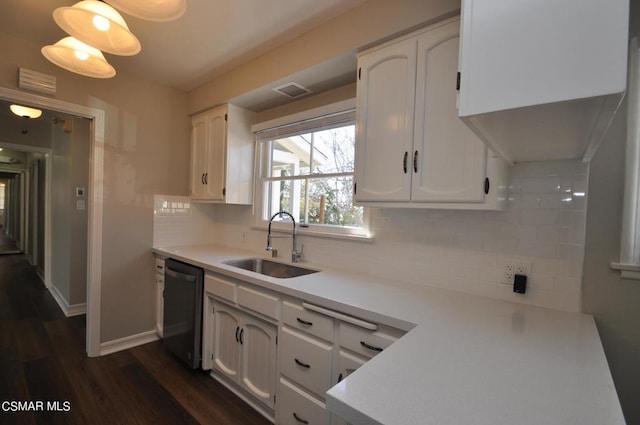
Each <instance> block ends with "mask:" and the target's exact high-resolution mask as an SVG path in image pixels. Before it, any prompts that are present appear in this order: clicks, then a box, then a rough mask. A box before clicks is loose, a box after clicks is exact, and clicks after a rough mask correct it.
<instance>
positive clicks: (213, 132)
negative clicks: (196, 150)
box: [205, 106, 227, 200]
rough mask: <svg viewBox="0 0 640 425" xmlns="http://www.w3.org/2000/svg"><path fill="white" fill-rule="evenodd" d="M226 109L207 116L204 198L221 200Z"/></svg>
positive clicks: (216, 110) (224, 166) (224, 155)
mask: <svg viewBox="0 0 640 425" xmlns="http://www.w3.org/2000/svg"><path fill="white" fill-rule="evenodd" d="M226 111H227V108H226V107H224V106H223V107H220V108H217V109H214V110H213V111H211V112H210V113H208V114H207V127H208V135H207V138H208V140H207V164H208V166H207V170H206V174H205V187H206V189H205V190H206V195H205V196H206V198H207V199H211V200H223V199H224V195H223V189H224V184H225V183H224V182H225V175H226V174H225V173H226V162H227V160H226V140H227V122H226V120H225V117H226Z"/></svg>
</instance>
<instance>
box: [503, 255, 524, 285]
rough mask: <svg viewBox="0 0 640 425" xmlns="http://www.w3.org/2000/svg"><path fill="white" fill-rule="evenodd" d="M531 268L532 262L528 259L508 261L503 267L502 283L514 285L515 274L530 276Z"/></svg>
mask: <svg viewBox="0 0 640 425" xmlns="http://www.w3.org/2000/svg"><path fill="white" fill-rule="evenodd" d="M530 270H531V263H530V262H528V261H507V262H506V263H505V264H504V268H503V269H502V276H501V278H500V283H504V284H507V285H513V278H514V276H515V275H517V274H520V275H524V276H528V275H529V271H530Z"/></svg>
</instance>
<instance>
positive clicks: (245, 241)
mask: <svg viewBox="0 0 640 425" xmlns="http://www.w3.org/2000/svg"><path fill="white" fill-rule="evenodd" d="M240 237H241V242H242V243H247V240H248V239H249V236H248V235H247V232H246V231H243V232H242V234H241V236H240Z"/></svg>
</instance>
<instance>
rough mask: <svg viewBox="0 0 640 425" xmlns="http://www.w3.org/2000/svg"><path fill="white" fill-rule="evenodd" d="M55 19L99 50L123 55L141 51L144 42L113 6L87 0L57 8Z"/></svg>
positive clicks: (54, 14) (63, 27) (64, 28)
mask: <svg viewBox="0 0 640 425" xmlns="http://www.w3.org/2000/svg"><path fill="white" fill-rule="evenodd" d="M53 20H54V21H56V23H57V24H58V25H59V26H60V28H62V29H63V30H64V31H65V32H67V33H68V34H69V35H72V36H73V37H75V38H77V39H78V40H80V41H82V42H83V43H86V44H88V45H90V46H93V47H95V48H96V49H99V50H102V51H104V52H107V53H111V54H114V55H120V56H132V55H135V54H138V53H140V50H141V49H142V47H141V46H140V42H139V41H138V39H137V38H136V36H135V35H133V33H132V32H131V31H129V27H128V26H127V23H126V22H125V21H124V18H123V17H122V16H121V15H120V14H119V13H118V11H117V10H115V9H114V8H113V7H111V6H109V5H108V4H106V3H103V2H101V1H97V0H84V1H81V2H78V3H76V4H74V5H73V6H70V7H59V8H57V9H56V10H54V11H53Z"/></svg>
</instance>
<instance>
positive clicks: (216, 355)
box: [212, 303, 242, 380]
mask: <svg viewBox="0 0 640 425" xmlns="http://www.w3.org/2000/svg"><path fill="white" fill-rule="evenodd" d="M241 315H242V313H240V312H239V311H237V310H235V309H233V308H231V307H227V306H225V305H224V304H220V303H215V304H214V306H213V364H212V367H213V368H214V369H216V370H218V371H220V372H222V373H223V374H225V375H227V376H228V377H230V378H231V379H233V380H237V379H238V376H239V370H240V348H241V345H240V343H239V341H240V338H239V336H240V330H241V322H240V316H241Z"/></svg>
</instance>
